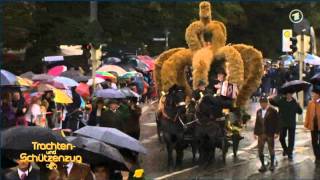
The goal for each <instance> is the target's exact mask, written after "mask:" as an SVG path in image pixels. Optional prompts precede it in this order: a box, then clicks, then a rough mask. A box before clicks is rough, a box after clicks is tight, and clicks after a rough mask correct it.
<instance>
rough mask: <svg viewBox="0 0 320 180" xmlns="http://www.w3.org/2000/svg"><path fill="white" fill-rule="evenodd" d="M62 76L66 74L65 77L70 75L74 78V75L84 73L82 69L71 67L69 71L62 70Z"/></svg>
mask: <svg viewBox="0 0 320 180" xmlns="http://www.w3.org/2000/svg"><path fill="white" fill-rule="evenodd" d="M60 76H64V77H68V78H71V79H73V78H74V77H77V76H82V74H81V73H80V71H77V70H73V69H70V70H68V71H65V72H62V73H61V74H60Z"/></svg>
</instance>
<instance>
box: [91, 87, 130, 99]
mask: <svg viewBox="0 0 320 180" xmlns="http://www.w3.org/2000/svg"><path fill="white" fill-rule="evenodd" d="M95 95H96V96H97V97H102V98H109V99H113V98H114V99H121V98H126V96H125V95H124V94H123V93H122V92H121V91H119V90H117V89H101V90H98V91H96V93H95Z"/></svg>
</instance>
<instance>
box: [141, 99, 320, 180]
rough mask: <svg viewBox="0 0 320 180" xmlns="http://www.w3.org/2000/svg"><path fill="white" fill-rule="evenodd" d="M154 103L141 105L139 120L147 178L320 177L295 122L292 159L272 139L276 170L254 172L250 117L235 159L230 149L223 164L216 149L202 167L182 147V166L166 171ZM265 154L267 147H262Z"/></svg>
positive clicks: (255, 160)
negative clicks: (213, 157)
mask: <svg viewBox="0 0 320 180" xmlns="http://www.w3.org/2000/svg"><path fill="white" fill-rule="evenodd" d="M257 107H258V104H250V106H249V109H250V112H251V114H255V113H254V112H255V109H256V108H257ZM155 109H156V104H153V105H151V106H148V107H147V106H145V107H144V108H143V111H144V113H143V116H142V119H141V132H142V138H141V141H142V143H143V145H144V146H145V147H146V148H147V149H148V150H149V153H148V155H145V156H142V157H141V161H142V167H143V168H144V169H145V172H146V175H147V177H148V178H151V179H290V180H291V179H320V168H315V165H314V159H313V158H314V157H313V154H312V149H311V142H310V134H309V132H308V131H306V130H304V128H303V126H302V125H298V127H297V131H296V144H295V152H294V160H293V161H292V162H290V161H288V159H287V157H283V156H282V149H281V146H280V143H279V141H278V140H276V159H277V169H276V170H275V171H274V172H273V173H271V172H266V173H264V174H261V173H259V172H258V168H259V167H260V162H259V160H258V157H257V148H256V145H257V141H256V140H255V139H254V137H253V135H252V131H253V125H254V119H255V117H252V119H251V120H250V121H249V122H248V126H247V127H246V128H245V130H244V131H243V136H245V139H244V140H242V141H241V142H240V148H239V151H238V158H237V159H234V158H233V154H232V152H231V150H229V152H228V155H227V162H226V164H223V162H222V158H221V152H220V151H219V150H218V151H217V152H216V162H214V163H213V164H212V165H211V166H209V167H207V168H205V169H203V168H200V167H198V166H195V165H193V164H192V154H191V148H188V149H186V150H185V156H184V160H183V168H182V169H181V170H177V171H172V172H168V171H167V170H166V163H167V156H166V149H165V146H164V144H161V143H159V141H158V139H157V135H156V123H155V116H154V113H155V112H154V110H155ZM265 148H266V149H265V152H266V153H267V147H265Z"/></svg>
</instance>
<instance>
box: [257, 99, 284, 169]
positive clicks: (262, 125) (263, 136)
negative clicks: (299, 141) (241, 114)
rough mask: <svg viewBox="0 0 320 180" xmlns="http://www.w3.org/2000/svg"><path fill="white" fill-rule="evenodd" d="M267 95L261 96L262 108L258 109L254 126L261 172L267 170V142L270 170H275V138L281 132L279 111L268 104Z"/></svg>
mask: <svg viewBox="0 0 320 180" xmlns="http://www.w3.org/2000/svg"><path fill="white" fill-rule="evenodd" d="M268 104H269V103H268V99H267V97H261V98H260V106H261V108H260V109H259V110H258V111H257V115H256V123H255V127H254V135H255V138H256V136H258V151H259V158H260V161H261V168H260V169H259V171H260V172H265V171H266V170H267V168H266V166H265V164H264V154H263V149H264V144H265V143H266V142H267V144H268V149H269V153H270V159H271V163H270V167H269V169H270V171H273V170H274V160H275V152H274V139H275V138H276V137H277V136H278V133H279V119H278V112H277V110H276V109H274V108H273V107H270V106H269V105H268Z"/></svg>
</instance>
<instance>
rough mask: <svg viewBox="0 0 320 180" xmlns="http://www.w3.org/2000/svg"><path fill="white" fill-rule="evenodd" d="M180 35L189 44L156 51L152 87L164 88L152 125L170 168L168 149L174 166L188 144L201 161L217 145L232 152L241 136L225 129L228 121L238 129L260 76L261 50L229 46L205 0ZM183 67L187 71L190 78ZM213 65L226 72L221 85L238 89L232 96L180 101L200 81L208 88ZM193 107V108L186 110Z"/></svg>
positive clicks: (214, 70) (214, 75)
mask: <svg viewBox="0 0 320 180" xmlns="http://www.w3.org/2000/svg"><path fill="white" fill-rule="evenodd" d="M185 39H186V42H187V44H188V48H173V49H169V50H167V51H165V52H163V53H162V54H160V55H159V56H158V57H157V59H156V63H155V72H154V75H155V81H156V85H157V88H158V90H159V91H163V92H166V95H165V98H166V100H165V101H164V102H162V103H163V107H162V108H160V109H161V111H160V112H161V113H159V114H158V116H157V117H160V118H159V119H158V120H157V123H158V129H159V132H162V133H163V139H164V140H165V142H166V146H167V151H168V165H169V166H171V165H172V164H173V160H172V151H173V149H175V150H176V151H177V163H176V165H178V166H179V165H181V162H182V158H183V148H184V147H185V146H186V145H185V144H188V143H189V144H192V145H193V147H196V149H199V152H200V158H199V161H200V162H201V161H204V160H209V161H210V160H213V159H214V149H215V148H217V147H220V148H221V149H222V152H223V159H224V160H225V157H226V153H227V150H228V147H229V146H230V145H232V147H233V152H234V155H235V156H236V154H237V149H238V145H239V141H240V139H241V136H240V134H239V132H238V128H230V124H231V127H236V126H240V127H241V124H242V122H243V121H244V119H243V116H244V113H243V109H245V106H246V103H247V100H248V99H249V98H250V96H251V95H252V93H253V92H254V91H255V90H256V89H257V88H258V87H259V85H260V83H261V77H262V75H263V56H262V53H261V52H260V51H258V50H257V49H255V48H254V47H253V46H249V45H245V44H230V43H229V44H228V43H227V30H226V27H225V25H224V24H223V23H222V22H220V21H217V20H213V19H212V14H211V4H210V3H209V2H208V1H204V2H201V3H200V4H199V20H197V21H194V22H192V23H191V24H190V25H189V26H188V27H187V29H186V32H185ZM188 69H191V71H192V73H189V76H188V75H187V74H188V73H186V72H187V70H188ZM218 69H223V71H224V72H225V79H224V80H223V81H224V82H223V83H225V82H226V83H230V84H231V85H232V86H230V87H237V88H238V91H237V93H234V94H233V93H231V94H232V96H234V97H233V98H231V100H230V99H229V100H228V99H224V98H223V97H222V96H219V95H218V96H214V94H213V93H211V94H210V95H207V96H204V97H203V98H202V100H201V101H200V102H199V103H198V104H197V105H196V103H195V102H192V101H188V100H185V99H188V98H186V97H189V98H190V97H191V93H192V89H193V90H196V89H197V86H198V85H197V84H198V82H199V81H200V80H203V81H204V84H205V85H206V86H207V87H208V88H212V84H211V82H213V81H212V80H216V79H217V76H218V73H217V70H218ZM190 74H192V75H191V77H190ZM179 88H182V89H183V90H182V91H181V90H179ZM230 89H231V88H230ZM228 91H229V87H228V88H227V92H228ZM232 92H233V91H232ZM160 101H161V100H160ZM160 106H161V103H160ZM190 109H191V110H190ZM223 109H229V110H230V113H229V115H228V116H226V115H225V114H223ZM192 110H194V112H193V113H190V112H191V111H192ZM229 122H230V123H229ZM228 130H231V132H232V133H231V134H230V133H228ZM159 134H161V133H159ZM190 137H191V139H190ZM196 149H195V150H194V152H197V150H196ZM207 162H208V161H207Z"/></svg>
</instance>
